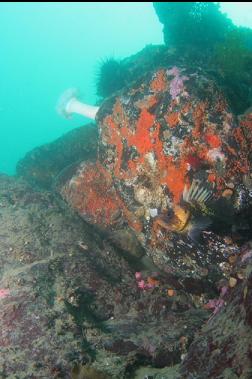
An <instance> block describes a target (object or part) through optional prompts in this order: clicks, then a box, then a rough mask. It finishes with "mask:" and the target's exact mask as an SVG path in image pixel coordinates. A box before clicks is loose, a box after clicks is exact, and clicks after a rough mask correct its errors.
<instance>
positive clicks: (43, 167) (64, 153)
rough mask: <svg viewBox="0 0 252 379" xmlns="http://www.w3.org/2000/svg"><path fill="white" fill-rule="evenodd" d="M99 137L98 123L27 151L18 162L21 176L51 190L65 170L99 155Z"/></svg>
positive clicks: (18, 173)
mask: <svg viewBox="0 0 252 379" xmlns="http://www.w3.org/2000/svg"><path fill="white" fill-rule="evenodd" d="M97 137H98V135H97V128H96V126H95V125H94V124H88V125H85V126H82V127H80V128H76V129H74V130H71V131H70V132H69V133H66V134H65V135H63V136H62V137H60V138H58V139H57V140H56V141H54V142H52V143H48V144H46V145H43V146H40V147H37V148H35V149H33V150H32V151H30V152H29V153H27V154H26V156H25V157H24V158H23V159H21V160H20V161H19V162H18V164H17V175H18V176H21V177H23V178H24V179H26V180H27V181H28V182H29V183H31V184H34V185H38V186H40V187H43V188H46V189H49V188H50V187H51V186H52V184H53V183H54V180H55V178H56V177H57V175H59V174H60V173H61V171H62V170H63V169H66V168H67V167H69V166H72V165H74V164H76V163H79V162H81V161H82V160H83V159H92V158H94V157H95V156H96V153H97Z"/></svg>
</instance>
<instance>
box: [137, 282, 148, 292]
mask: <svg viewBox="0 0 252 379" xmlns="http://www.w3.org/2000/svg"><path fill="white" fill-rule="evenodd" d="M137 285H138V288H141V290H144V289H145V288H146V284H145V282H144V280H140V281H139V282H138V283H137Z"/></svg>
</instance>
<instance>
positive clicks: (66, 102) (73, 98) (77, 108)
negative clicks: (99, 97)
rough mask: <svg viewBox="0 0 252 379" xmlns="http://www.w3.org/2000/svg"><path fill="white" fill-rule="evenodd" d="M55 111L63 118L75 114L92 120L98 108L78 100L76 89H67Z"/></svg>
mask: <svg viewBox="0 0 252 379" xmlns="http://www.w3.org/2000/svg"><path fill="white" fill-rule="evenodd" d="M56 109H57V112H58V113H59V114H60V115H61V116H63V117H65V118H70V117H71V116H72V114H73V113H77V114H81V115H82V116H85V117H87V118H90V119H92V120H94V119H95V116H96V113H97V112H98V109H99V107H96V106H93V105H88V104H84V103H82V102H81V101H79V100H78V91H77V89H76V88H69V89H67V90H66V91H65V92H64V93H63V94H62V95H61V96H60V98H59V101H58V104H57V107H56Z"/></svg>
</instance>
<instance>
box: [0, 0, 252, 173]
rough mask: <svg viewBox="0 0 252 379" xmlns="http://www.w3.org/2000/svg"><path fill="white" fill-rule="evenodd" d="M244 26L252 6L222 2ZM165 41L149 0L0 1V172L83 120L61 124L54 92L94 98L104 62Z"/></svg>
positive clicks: (9, 169) (88, 99) (250, 20)
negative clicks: (73, 91) (134, 0)
mask: <svg viewBox="0 0 252 379" xmlns="http://www.w3.org/2000/svg"><path fill="white" fill-rule="evenodd" d="M223 9H224V10H225V11H227V12H228V14H229V15H230V16H231V17H232V18H233V20H234V21H235V22H236V23H238V24H242V25H246V26H252V17H251V15H252V4H251V3H248V4H246V3H224V4H223ZM162 42H163V35H162V25H161V24H160V23H159V21H158V19H157V16H156V14H155V12H154V9H153V5H152V3H148V2H144V3H25V2H24V3H5V2H3V3H1V4H0V172H6V173H9V174H14V173H15V165H16V162H17V161H18V160H19V159H20V158H22V157H23V156H24V154H25V153H26V152H27V151H29V150H31V149H32V148H34V147H36V146H38V145H41V144H43V143H46V142H50V141H52V140H54V139H55V138H57V137H59V136H61V135H62V134H63V133H65V132H67V131H69V130H71V129H73V128H75V127H77V126H80V125H82V124H84V123H85V122H86V121H87V120H85V119H83V118H81V117H78V116H74V117H73V119H71V120H64V119H61V118H60V117H59V116H58V114H57V113H56V112H55V104H56V102H57V99H58V97H59V95H60V94H61V93H62V92H63V91H64V90H65V89H66V88H69V87H78V88H79V89H80V90H81V92H82V94H83V97H82V98H83V100H84V101H85V102H86V103H91V104H94V103H95V101H96V89H95V78H96V73H97V70H98V68H99V62H100V61H101V59H103V58H106V57H111V56H114V57H115V58H123V57H126V56H129V55H131V54H135V53H136V52H138V51H139V50H141V49H142V48H143V47H144V46H145V45H147V44H161V43H162Z"/></svg>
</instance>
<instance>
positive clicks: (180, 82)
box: [167, 67, 189, 100]
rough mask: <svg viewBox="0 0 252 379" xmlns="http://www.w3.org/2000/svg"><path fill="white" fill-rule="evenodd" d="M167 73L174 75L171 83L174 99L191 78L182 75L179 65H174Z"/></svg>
mask: <svg viewBox="0 0 252 379" xmlns="http://www.w3.org/2000/svg"><path fill="white" fill-rule="evenodd" d="M167 74H168V75H173V76H174V78H173V79H172V81H171V83H170V95H171V97H172V99H173V100H174V99H176V97H177V96H178V95H179V94H180V93H181V92H182V90H183V88H184V81H185V80H188V79H189V78H188V77H187V76H180V71H179V69H178V67H173V68H172V69H170V70H168V71H167Z"/></svg>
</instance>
